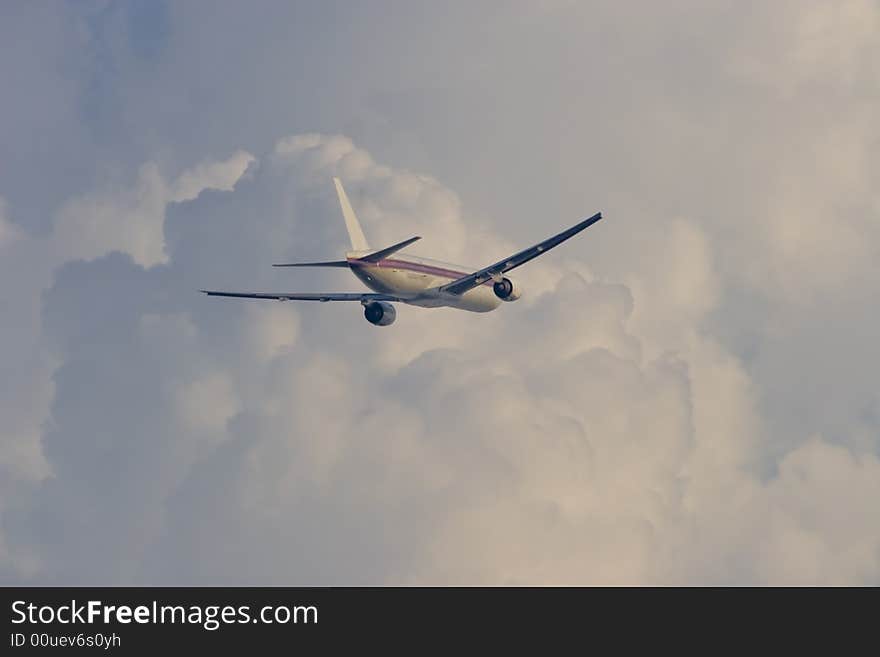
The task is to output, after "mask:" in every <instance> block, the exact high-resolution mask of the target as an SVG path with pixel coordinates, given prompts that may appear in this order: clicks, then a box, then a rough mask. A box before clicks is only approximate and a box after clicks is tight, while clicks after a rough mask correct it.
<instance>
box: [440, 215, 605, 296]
mask: <svg viewBox="0 0 880 657" xmlns="http://www.w3.org/2000/svg"><path fill="white" fill-rule="evenodd" d="M601 218H602V213H601V212H597V213H596V214H594V215H593V216H592V217H590V218H589V219H584V220H583V221H582V222H580V223H578V224H575V225H574V226H572V227H571V228H569V229H567V230H564V231H562V232H561V233H559V234H558V235H554V236H553V237H550V238H548V239H546V240H544V241H543V242H540V243H539V244H535V245H534V246H530V247H529V248H527V249H523V250H522V251H520V252H519V253H515V254H514V255H512V256H510V257H509V258H505V259H504V260H501V261H500V262H496V263H495V264H494V265H489V266H488V267H484V268H483V269H480V270H479V271H475V272H474V273H473V274H468V275H467V276H462V277H461V278H459V279H456V280H454V281H452V282H451V283H447V284H446V285H443V286H441V287H440V290H441V291H443V292H450V293H452V294H464V293H465V292H467V291H468V290H471V289H473V288H475V287H477V286H478V285H482V284H483V283H485V282H486V281H489V280H493V279H494V280H500V279H501V276H502V274H504V273H505V272H508V271H510V270H511V269H514V268H516V267H519V266H520V265H524V264H525V263H527V262H528V261H529V260H532V259H533V258H537V257H538V256H539V255H541V254H542V253H544V252H546V251H549V250H550V249H552V248H553V247H554V246H558V245H559V244H562V243H563V242H564V241H565V240H567V239H569V238H571V237H574V236H575V235H577V234H578V233H579V232H581V231H582V230H584V229H585V228H589V227H590V226H592V225H593V224H594V223H596V222H597V221H599V220H600V219H601Z"/></svg>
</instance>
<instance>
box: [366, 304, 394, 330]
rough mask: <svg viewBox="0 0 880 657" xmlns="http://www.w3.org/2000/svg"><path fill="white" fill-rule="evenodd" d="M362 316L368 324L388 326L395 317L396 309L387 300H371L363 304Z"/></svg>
mask: <svg viewBox="0 0 880 657" xmlns="http://www.w3.org/2000/svg"><path fill="white" fill-rule="evenodd" d="M364 317H366V318H367V321H368V322H369V323H370V324H374V325H376V326H388V325H389V324H393V323H394V320H395V319H397V311H396V310H395V309H394V306H392V305H391V304H390V303H388V302H387V301H371V302H370V303H368V304H366V305H365V306H364Z"/></svg>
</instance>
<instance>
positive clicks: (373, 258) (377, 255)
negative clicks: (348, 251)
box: [358, 236, 422, 262]
mask: <svg viewBox="0 0 880 657" xmlns="http://www.w3.org/2000/svg"><path fill="white" fill-rule="evenodd" d="M420 239H422V238H421V237H418V236H416V237H410V238H409V239H408V240H403V241H402V242H398V243H397V244H393V245H391V246H389V247H388V248H385V249H379V250H378V251H373V252H372V253H368V254H367V255H364V256H359V257H358V260H366V261H367V262H379V261H380V260H384V259H385V258H387V257H388V256H390V255H391V254H392V253H397V252H398V251H400V250H401V249H403V248H406V247H407V246H409V245H410V244H412V243H413V242H415V241H417V240H420Z"/></svg>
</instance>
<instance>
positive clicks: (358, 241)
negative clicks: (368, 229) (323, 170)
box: [333, 178, 370, 251]
mask: <svg viewBox="0 0 880 657" xmlns="http://www.w3.org/2000/svg"><path fill="white" fill-rule="evenodd" d="M333 184H334V185H336V195H337V196H339V205H340V206H341V207H342V216H343V217H344V218H345V227H346V228H347V229H348V236H349V238H350V239H351V248H352V249H353V250H355V251H367V250H369V248H370V246H369V244H367V238H366V237H364V231H363V230H361V224H360V222H359V221H358V218H357V215H356V214H355V213H354V209H353V208H352V207H351V203H350V202H349V200H348V196H346V194H345V189H344V188H343V187H342V182H341V181H340V180H339V178H334V179H333Z"/></svg>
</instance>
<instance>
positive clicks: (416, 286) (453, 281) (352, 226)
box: [200, 178, 602, 326]
mask: <svg viewBox="0 0 880 657" xmlns="http://www.w3.org/2000/svg"><path fill="white" fill-rule="evenodd" d="M333 183H334V185H335V186H336V194H337V195H338V197H339V205H340V206H341V207H342V216H343V218H344V219H345V226H346V228H347V229H348V235H349V238H350V239H351V249H352V250H351V251H348V252H347V253H346V254H345V260H330V261H323V262H292V263H282V264H276V265H273V267H341V268H347V269H350V270H351V272H352V273H353V274H354V275H355V276H357V277H358V278H359V279H360V280H361V281H363V283H364V284H365V285H366V286H367V287H368V288H370V289H371V290H373V292H304V293H301V292H279V293H268V292H222V291H217V290H200V292H203V293H204V294H207V295H209V296H216V297H237V298H244V299H275V300H278V301H322V302H326V301H359V302H360V303H361V305H362V306H363V307H364V317H365V318H366V320H367V321H368V322H370V324H373V325H375V326H388V325H390V324H393V323H394V320H395V319H396V318H397V311H396V310H395V308H394V306H393V305H392V304H393V303H405V304H407V305H410V306H420V307H422V308H439V307H443V306H446V307H450V308H458V309H460V310H469V311H471V312H477V313H484V312H489V311H490V310H495V309H496V308H498V306H500V305H501V304H502V303H503V302H512V301H516V300H517V299H519V298H520V297H521V296H522V287H521V286H520V284H519V282H517V281H516V280H515V279H513V278H511V277H509V276H506V274H507V272H509V271H510V270H511V269H515V268H516V267H519V266H520V265H524V264H525V263H527V262H528V261H529V260H532V259H534V258H537V257H538V256H539V255H542V254H543V253H546V252H547V251H549V250H550V249H552V248H553V247H555V246H558V245H559V244H562V243H563V242H564V241H565V240H567V239H569V238H571V237H574V236H575V235H577V234H578V233H580V232H581V231H582V230H584V229H586V228H588V227H590V226H592V225H593V224H594V223H596V222H597V221H599V220H600V219H601V218H602V213H601V212H597V213H596V214H594V215H593V216H592V217H590V218H588V219H584V220H583V221H581V222H580V223H577V224H575V225H574V226H572V227H571V228H568V229H566V230H564V231H562V232H561V233H559V234H558V235H554V236H553V237H551V238H549V239H546V240H544V241H543V242H540V243H538V244H535V245H534V246H531V247H529V248H527V249H524V250H522V251H520V252H518V253H515V254H514V255H512V256H510V257H509V258H505V259H504V260H499V261H498V262H496V263H494V264H492V265H489V266H488V267H483V268H482V269H477V270H473V269H472V268H469V267H462V266H460V265H453V264H450V263H448V262H440V261H439V260H432V259H430V258H420V257H417V256H413V255H403V254H401V253H399V251H401V250H402V249H404V248H406V247H407V246H409V245H410V244H412V243H413V242H415V241H417V240H420V239H421V237H419V236H416V237H410V238H409V239H406V240H403V241H402V242H398V243H397V244H393V245H391V246H389V247H386V248H384V249H377V250H374V249H371V248H370V246H369V245H368V244H367V240H366V238H365V237H364V232H363V230H361V225H360V222H359V221H358V218H357V215H355V212H354V209H353V208H352V207H351V203H350V202H349V200H348V196H346V194H345V189H344V188H343V187H342V182H341V181H340V180H339V178H333Z"/></svg>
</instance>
